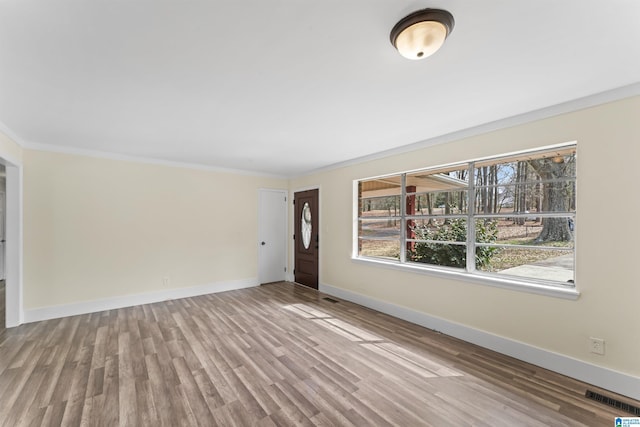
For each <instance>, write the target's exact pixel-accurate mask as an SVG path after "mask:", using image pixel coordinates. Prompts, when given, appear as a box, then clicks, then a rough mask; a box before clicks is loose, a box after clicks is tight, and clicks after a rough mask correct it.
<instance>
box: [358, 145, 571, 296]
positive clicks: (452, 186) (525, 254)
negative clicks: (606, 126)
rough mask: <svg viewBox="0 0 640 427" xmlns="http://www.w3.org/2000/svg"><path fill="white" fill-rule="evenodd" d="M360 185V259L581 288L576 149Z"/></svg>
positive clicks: (474, 163)
mask: <svg viewBox="0 0 640 427" xmlns="http://www.w3.org/2000/svg"><path fill="white" fill-rule="evenodd" d="M357 184H358V215H357V217H358V230H357V255H358V257H360V258H367V259H378V260H384V261H387V262H393V263H398V264H409V265H412V266H413V267H416V266H422V267H424V268H426V269H444V270H452V271H459V272H466V273H472V274H474V275H482V276H487V277H500V278H511V279H513V280H518V281H526V282H532V283H539V284H545V285H549V284H552V285H555V286H562V287H571V288H573V287H574V279H575V278H574V271H575V268H574V264H575V245H574V240H575V239H574V235H575V227H576V224H575V215H576V147H575V144H572V145H565V146H562V147H555V148H553V149H545V150H539V151H533V152H526V153H520V154H516V155H508V156H500V157H495V158H490V159H481V160H476V161H469V162H465V163H460V164H456V165H452V166H446V167H440V168H430V169H425V170H422V171H412V172H407V173H401V174H397V175H391V176H385V177H379V178H372V179H365V180H361V181H358V183H357Z"/></svg>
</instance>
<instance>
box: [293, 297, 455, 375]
mask: <svg viewBox="0 0 640 427" xmlns="http://www.w3.org/2000/svg"><path fill="white" fill-rule="evenodd" d="M284 308H285V309H286V310H288V311H290V312H292V313H295V314H297V315H298V316H300V317H303V318H304V319H307V320H311V321H312V322H314V323H315V324H317V325H319V326H322V327H323V328H326V329H327V330H329V331H331V332H334V333H335V334H337V335H340V336H341V337H343V338H346V339H348V340H349V341H353V342H358V343H359V344H361V345H362V347H363V348H366V349H367V350H369V351H371V352H373V353H376V354H377V355H379V356H382V357H384V358H385V359H387V361H389V362H390V363H393V364H395V365H398V366H401V367H404V368H405V369H408V370H409V371H411V372H412V373H414V374H416V375H419V376H421V377H423V378H435V377H460V376H463V374H462V373H460V372H458V371H456V370H454V369H451V368H448V367H447V366H444V365H442V364H440V363H437V362H435V361H433V360H430V359H427V358H425V357H424V356H420V355H418V354H415V353H413V352H412V351H410V350H407V349H406V348H404V347H401V346H399V345H397V344H394V343H392V342H389V341H387V340H385V339H384V338H382V337H380V336H378V335H375V334H373V333H371V332H368V331H365V330H364V329H361V328H359V327H357V326H355V325H352V324H351V323H349V322H346V321H344V320H341V319H337V318H335V317H333V316H331V315H330V314H327V313H325V312H323V311H320V310H318V309H315V308H313V307H310V306H308V305H306V304H302V303H299V304H290V305H285V306H284Z"/></svg>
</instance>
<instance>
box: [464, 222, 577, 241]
mask: <svg viewBox="0 0 640 427" xmlns="http://www.w3.org/2000/svg"><path fill="white" fill-rule="evenodd" d="M574 229H575V225H574V220H573V218H571V217H547V218H535V217H533V216H531V217H529V216H527V217H518V218H509V217H504V218H491V219H479V220H476V242H478V243H498V244H508V245H537V246H553V247H561V248H568V249H572V248H573V241H574Z"/></svg>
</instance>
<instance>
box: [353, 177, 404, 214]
mask: <svg viewBox="0 0 640 427" xmlns="http://www.w3.org/2000/svg"><path fill="white" fill-rule="evenodd" d="M401 183H402V177H401V176H400V175H395V176H391V177H386V178H378V179H371V180H367V181H361V182H360V183H359V186H358V189H359V193H360V200H359V203H358V207H359V209H358V211H359V216H362V217H367V216H400V196H401V194H402V186H401Z"/></svg>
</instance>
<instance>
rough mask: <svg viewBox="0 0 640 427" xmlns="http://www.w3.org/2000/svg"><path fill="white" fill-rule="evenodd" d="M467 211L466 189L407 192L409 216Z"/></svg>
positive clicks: (462, 212) (453, 213)
mask: <svg viewBox="0 0 640 427" xmlns="http://www.w3.org/2000/svg"><path fill="white" fill-rule="evenodd" d="M466 213H467V191H466V190H465V191H446V192H442V191H436V192H431V193H407V215H408V216H412V215H415V216H438V215H460V214H466Z"/></svg>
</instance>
